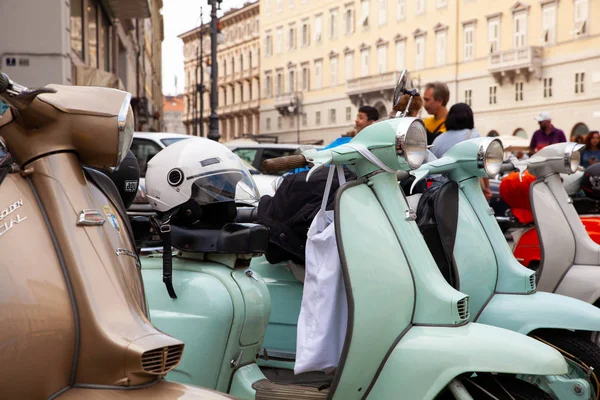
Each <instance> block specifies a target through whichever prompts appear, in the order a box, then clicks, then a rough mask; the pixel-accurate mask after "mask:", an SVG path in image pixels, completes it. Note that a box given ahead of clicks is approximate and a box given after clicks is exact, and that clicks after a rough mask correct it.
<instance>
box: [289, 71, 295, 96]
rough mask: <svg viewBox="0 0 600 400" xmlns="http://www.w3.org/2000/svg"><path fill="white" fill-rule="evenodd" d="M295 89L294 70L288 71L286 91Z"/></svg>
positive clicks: (290, 91) (291, 91)
mask: <svg viewBox="0 0 600 400" xmlns="http://www.w3.org/2000/svg"><path fill="white" fill-rule="evenodd" d="M295 91H296V70H293V69H292V70H290V71H288V93H293V92H295Z"/></svg>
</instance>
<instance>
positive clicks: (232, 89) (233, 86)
mask: <svg viewBox="0 0 600 400" xmlns="http://www.w3.org/2000/svg"><path fill="white" fill-rule="evenodd" d="M231 103H232V104H235V103H237V99H236V98H235V85H232V86H231Z"/></svg>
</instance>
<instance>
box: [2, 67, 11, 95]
mask: <svg viewBox="0 0 600 400" xmlns="http://www.w3.org/2000/svg"><path fill="white" fill-rule="evenodd" d="M9 87H10V79H9V78H8V75H6V74H5V73H4V72H0V94H3V93H4V92H6V91H7V90H8V88H9Z"/></svg>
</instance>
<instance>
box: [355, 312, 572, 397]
mask: <svg viewBox="0 0 600 400" xmlns="http://www.w3.org/2000/svg"><path fill="white" fill-rule="evenodd" d="M467 372H497V373H509V374H528V375H561V374H565V373H567V363H566V361H565V359H564V358H563V356H562V355H560V353H559V352H558V351H556V350H554V349H553V348H551V347H549V346H546V345H545V344H543V343H541V342H538V341H536V340H534V339H531V338H529V337H527V336H524V335H521V334H518V333H515V332H511V331H507V330H505V329H499V328H496V327H493V326H487V325H482V324H477V323H470V324H466V325H462V326H459V327H435V326H414V327H412V328H411V329H410V330H409V331H408V332H407V333H406V335H405V336H404V337H403V338H402V340H400V342H399V343H398V344H397V345H396V347H395V348H394V350H393V351H392V352H391V353H390V354H389V357H388V359H387V360H386V361H385V364H384V365H383V368H382V369H381V371H380V373H379V376H378V377H377V378H376V381H375V384H374V386H373V387H372V389H371V391H370V393H369V394H368V396H367V397H366V398H367V399H369V400H383V399H393V398H397V396H398V393H402V395H403V397H402V398H405V399H433V398H435V396H437V395H438V394H439V393H440V392H441V391H442V390H443V389H444V387H446V385H448V383H450V381H452V380H453V379H454V378H455V377H457V376H459V375H461V374H463V373H467Z"/></svg>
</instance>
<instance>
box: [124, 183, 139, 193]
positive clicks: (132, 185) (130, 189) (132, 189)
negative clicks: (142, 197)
mask: <svg viewBox="0 0 600 400" xmlns="http://www.w3.org/2000/svg"><path fill="white" fill-rule="evenodd" d="M137 187H138V183H137V182H136V181H125V191H126V192H128V193H133V192H135V191H137Z"/></svg>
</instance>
